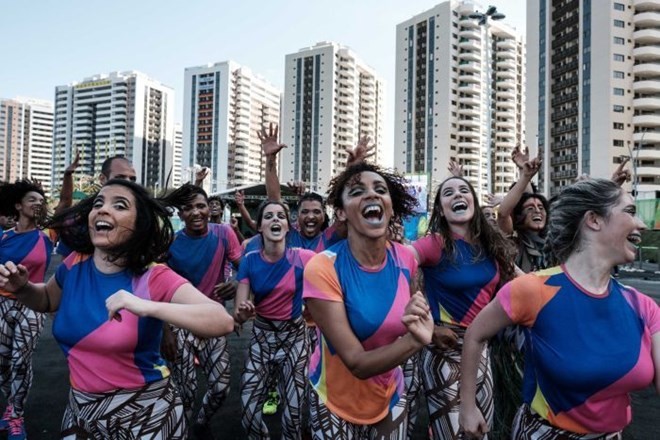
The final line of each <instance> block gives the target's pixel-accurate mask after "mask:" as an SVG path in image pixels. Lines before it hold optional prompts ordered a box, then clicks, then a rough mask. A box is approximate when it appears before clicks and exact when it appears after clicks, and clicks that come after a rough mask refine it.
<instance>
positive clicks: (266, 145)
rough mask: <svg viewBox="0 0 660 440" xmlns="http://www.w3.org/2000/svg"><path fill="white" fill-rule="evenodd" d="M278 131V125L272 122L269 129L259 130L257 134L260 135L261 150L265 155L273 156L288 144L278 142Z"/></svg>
mask: <svg viewBox="0 0 660 440" xmlns="http://www.w3.org/2000/svg"><path fill="white" fill-rule="evenodd" d="M278 133H279V128H278V126H277V125H276V124H273V123H272V122H271V123H270V124H269V125H268V130H266V129H265V128H262V129H261V130H260V131H258V132H257V136H259V140H260V141H261V150H262V151H263V152H264V155H266V156H273V155H275V154H277V153H279V152H280V150H281V149H282V148H286V145H284V144H280V143H279V142H278Z"/></svg>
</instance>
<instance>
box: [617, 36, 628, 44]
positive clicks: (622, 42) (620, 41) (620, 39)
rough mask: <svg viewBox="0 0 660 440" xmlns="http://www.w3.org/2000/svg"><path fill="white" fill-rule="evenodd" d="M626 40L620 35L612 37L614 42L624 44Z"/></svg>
mask: <svg viewBox="0 0 660 440" xmlns="http://www.w3.org/2000/svg"><path fill="white" fill-rule="evenodd" d="M625 43H626V40H625V39H623V38H621V37H614V44H625Z"/></svg>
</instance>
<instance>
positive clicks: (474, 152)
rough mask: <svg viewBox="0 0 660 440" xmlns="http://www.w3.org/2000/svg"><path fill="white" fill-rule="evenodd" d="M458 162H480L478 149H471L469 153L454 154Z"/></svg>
mask: <svg viewBox="0 0 660 440" xmlns="http://www.w3.org/2000/svg"><path fill="white" fill-rule="evenodd" d="M456 158H457V159H458V160H464V161H477V162H478V161H480V160H482V157H481V154H479V149H478V148H471V151H466V152H463V153H458V154H456Z"/></svg>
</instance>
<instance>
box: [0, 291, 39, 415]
mask: <svg viewBox="0 0 660 440" xmlns="http://www.w3.org/2000/svg"><path fill="white" fill-rule="evenodd" d="M44 319H45V314H43V313H39V312H35V311H34V310H31V309H29V308H27V307H26V306H24V305H23V304H22V303H20V302H18V301H17V300H15V299H11V298H7V297H4V296H0V390H2V393H3V394H4V395H5V397H6V398H7V404H8V405H13V407H14V414H13V415H14V416H16V417H23V410H24V407H25V401H26V400H27V395H28V392H29V391H30V387H31V386H32V353H33V352H34V349H35V348H36V347H37V342H38V341H39V336H40V335H41V331H42V330H43V328H44Z"/></svg>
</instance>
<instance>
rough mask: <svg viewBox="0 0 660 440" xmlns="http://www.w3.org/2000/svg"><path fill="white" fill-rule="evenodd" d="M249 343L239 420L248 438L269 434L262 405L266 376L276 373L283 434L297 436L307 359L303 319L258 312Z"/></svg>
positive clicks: (300, 435)
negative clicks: (284, 318)
mask: <svg viewBox="0 0 660 440" xmlns="http://www.w3.org/2000/svg"><path fill="white" fill-rule="evenodd" d="M249 347H250V348H249V353H248V356H247V358H246V359H245V369H244V370H243V374H242V376H241V403H242V406H243V417H242V423H243V428H244V429H245V432H246V433H247V438H249V439H269V438H270V434H269V433H268V427H267V426H266V424H265V423H264V421H263V410H262V407H263V404H264V401H265V400H266V396H267V394H268V391H269V390H268V384H269V383H271V382H272V381H271V380H269V379H270V378H272V377H273V376H276V377H277V379H278V380H277V384H278V386H277V388H278V393H279V395H280V396H281V404H282V438H283V439H300V438H301V437H302V410H303V408H304V407H306V406H307V399H306V389H307V388H306V382H307V366H308V360H309V342H308V336H307V326H306V325H305V321H304V320H303V319H302V317H299V318H296V319H293V320H289V321H271V320H268V319H265V318H262V317H260V316H257V318H256V319H255V320H254V326H253V328H252V339H251V340H250V346H249Z"/></svg>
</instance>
